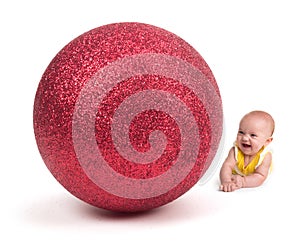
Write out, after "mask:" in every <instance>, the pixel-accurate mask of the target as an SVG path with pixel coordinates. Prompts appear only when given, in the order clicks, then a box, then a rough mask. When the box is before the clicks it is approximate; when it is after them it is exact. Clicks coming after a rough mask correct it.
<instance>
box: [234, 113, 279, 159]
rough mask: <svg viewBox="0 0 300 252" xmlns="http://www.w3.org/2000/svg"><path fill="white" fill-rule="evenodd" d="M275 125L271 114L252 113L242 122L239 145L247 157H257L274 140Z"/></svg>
mask: <svg viewBox="0 0 300 252" xmlns="http://www.w3.org/2000/svg"><path fill="white" fill-rule="evenodd" d="M274 128H275V123H274V120H273V118H272V116H271V115H270V114H268V113H267V112H264V111H252V112H250V113H248V114H246V115H245V116H244V117H243V118H242V119H241V121H240V125H239V130H238V134H237V139H236V142H237V145H238V147H239V148H240V149H241V151H242V152H243V153H244V154H246V155H255V154H256V153H257V152H258V151H259V150H260V149H261V148H262V147H263V146H267V145H268V144H269V143H270V142H271V141H272V140H273V137H272V136H273V132H274Z"/></svg>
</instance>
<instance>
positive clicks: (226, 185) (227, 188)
mask: <svg viewBox="0 0 300 252" xmlns="http://www.w3.org/2000/svg"><path fill="white" fill-rule="evenodd" d="M235 162H236V161H235V158H234V148H231V149H230V151H229V153H228V156H227V158H226V159H225V161H224V163H223V165H222V168H221V171H220V180H221V185H220V190H222V191H224V192H232V191H234V190H236V189H237V186H236V183H235V182H234V181H233V180H232V169H233V167H234V165H235Z"/></svg>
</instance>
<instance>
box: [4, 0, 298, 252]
mask: <svg viewBox="0 0 300 252" xmlns="http://www.w3.org/2000/svg"><path fill="white" fill-rule="evenodd" d="M299 11H300V5H299V3H298V1H296V0H295V1H291V0H284V1H277V0H272V1H265V0H258V1H257V0H252V1H238V0H237V1H232V0H226V1H223V0H220V1H213V0H208V1H199V0H197V1H196V0H195V1H188V0H184V1H183V0H182V1H177V0H172V1H164V0H158V1H157V0H151V1H141V0H137V1H131V0H119V1H114V0H106V1H102V0H100V1H89V0H84V1H77V0H73V1H63V0H58V1H56V0H51V1H13V0H12V1H2V2H1V4H0V25H1V40H0V64H1V84H0V89H1V90H0V103H1V104H0V105H1V106H0V108H1V124H0V127H1V130H0V134H1V135H0V136H1V138H0V144H1V153H0V155H1V159H0V161H1V163H0V167H1V168H0V169H1V177H0V181H1V182H0V189H1V190H0V193H1V198H0V200H1V208H0V211H1V212H0V213H1V214H0V231H1V233H2V234H1V236H0V250H1V251H93V250H98V251H100V250H101V251H163V250H164V251H172V250H175V249H176V251H181V250H183V251H272V249H276V251H283V250H284V251H298V252H299V251H300V244H299V231H298V230H299V226H300V220H299V213H300V204H299V192H300V189H299V183H298V181H299V175H300V172H299V170H300V167H299V162H298V157H299V154H298V153H299V151H298V147H299V142H300V141H299V140H300V138H299V125H298V123H299V120H298V117H299V112H298V110H299V106H300V99H299V98H298V94H299V90H300V89H298V85H299V84H300V77H299V66H300V62H299V58H300V49H299V46H300V38H299V31H300V15H299ZM124 21H136V22H143V23H149V24H152V25H156V26H159V27H161V28H164V29H166V30H169V31H171V32H173V33H175V34H177V35H178V36H180V37H181V38H183V39H184V40H185V41H187V42H188V43H190V44H191V45H192V46H193V47H194V48H195V49H196V50H197V51H198V52H199V53H200V54H201V55H202V56H203V57H204V59H205V60H206V62H207V63H208V64H209V66H210V68H211V69H212V71H213V73H214V75H215V77H216V79H217V82H218V85H219V88H220V90H221V94H222V99H223V103H224V115H225V124H226V131H225V132H226V134H225V146H224V152H223V155H222V160H221V161H223V159H224V157H225V155H226V154H227V151H228V149H229V147H230V146H231V144H232V142H233V140H234V138H235V134H236V130H237V126H238V122H239V120H240V118H241V116H242V115H243V114H244V113H246V112H248V111H250V110H252V109H262V110H266V111H268V112H270V113H271V114H272V115H273V116H274V118H275V120H276V133H275V135H274V149H275V152H274V159H275V169H274V173H273V174H272V176H271V178H270V179H269V181H268V182H267V183H266V184H265V185H264V186H262V187H259V188H256V189H243V190H240V191H237V192H233V193H222V192H219V191H218V172H216V173H215V175H214V176H213V177H212V178H211V179H210V180H209V181H208V182H207V183H206V184H204V185H200V184H197V185H195V186H194V187H193V188H192V189H191V190H190V191H188V192H187V193H186V194H185V195H183V196H182V197H180V198H179V199H177V200H176V201H174V202H172V203H170V204H168V205H166V206H163V207H161V208H158V209H156V210H154V211H150V212H147V213H142V214H135V215H124V214H113V213H110V212H106V211H103V210H99V209H96V208H94V207H91V206H89V205H87V204H85V203H83V202H81V201H79V200H78V199H76V198H75V197H73V196H72V195H70V194H69V193H68V192H67V191H66V190H65V189H63V188H62V186H61V185H60V184H59V183H58V182H57V181H56V180H55V179H54V178H53V177H52V175H51V173H50V172H49V171H48V169H47V168H46V166H45V165H44V163H43V161H42V159H41V157H40V155H39V152H38V150H37V147H36V144H35V139H34V134H33V126H32V112H33V102H34V96H35V91H36V89H37V86H38V83H39V80H40V78H41V76H42V74H43V72H44V70H45V69H46V67H47V66H48V64H49V63H50V61H51V59H52V58H53V57H54V56H55V55H56V53H57V52H58V51H59V50H60V49H61V48H62V47H63V46H64V45H66V44H67V43H68V42H70V41H71V40H72V39H74V38H75V37H77V36H78V35H80V34H82V33H83V32H86V31H88V30H90V29H92V28H95V27H98V26H101V25H105V24H109V23H115V22H124ZM219 168H220V167H219V166H218V167H217V170H218V171H219Z"/></svg>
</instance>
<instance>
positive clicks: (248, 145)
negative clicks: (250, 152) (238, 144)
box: [242, 144, 251, 148]
mask: <svg viewBox="0 0 300 252" xmlns="http://www.w3.org/2000/svg"><path fill="white" fill-rule="evenodd" d="M242 145H243V147H244V148H250V147H251V145H250V144H242Z"/></svg>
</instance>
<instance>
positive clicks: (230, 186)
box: [220, 181, 238, 192]
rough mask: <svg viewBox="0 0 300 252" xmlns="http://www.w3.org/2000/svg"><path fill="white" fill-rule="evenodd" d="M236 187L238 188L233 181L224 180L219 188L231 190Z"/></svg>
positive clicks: (225, 190) (226, 190)
mask: <svg viewBox="0 0 300 252" xmlns="http://www.w3.org/2000/svg"><path fill="white" fill-rule="evenodd" d="M236 189H238V187H237V186H236V184H235V183H234V182H233V181H228V182H224V183H223V184H221V185H220V190H221V191H224V192H233V191H234V190H236Z"/></svg>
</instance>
